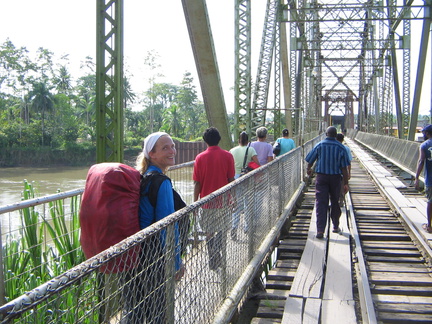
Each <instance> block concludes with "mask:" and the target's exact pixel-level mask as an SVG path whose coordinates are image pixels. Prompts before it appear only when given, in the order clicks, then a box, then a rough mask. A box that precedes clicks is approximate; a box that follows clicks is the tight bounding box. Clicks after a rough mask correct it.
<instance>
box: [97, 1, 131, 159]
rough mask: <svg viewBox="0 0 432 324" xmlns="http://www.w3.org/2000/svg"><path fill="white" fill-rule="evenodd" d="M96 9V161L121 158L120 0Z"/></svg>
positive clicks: (104, 2) (101, 3) (121, 46)
mask: <svg viewBox="0 0 432 324" xmlns="http://www.w3.org/2000/svg"><path fill="white" fill-rule="evenodd" d="M96 9H97V10H96V12H97V13H96V15H97V17H96V24H97V34H96V42H97V46H96V136H97V139H96V162H97V163H101V162H123V155H124V154H123V98H122V96H123V0H111V1H108V0H97V2H96Z"/></svg>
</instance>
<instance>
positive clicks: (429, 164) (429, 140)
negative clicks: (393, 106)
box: [414, 125, 432, 233]
mask: <svg viewBox="0 0 432 324" xmlns="http://www.w3.org/2000/svg"><path fill="white" fill-rule="evenodd" d="M422 133H423V136H424V139H425V141H424V142H423V143H422V144H421V145H420V149H419V159H418V163H417V172H416V175H415V182H414V185H415V187H416V189H417V190H420V184H419V176H420V173H421V172H422V171H423V168H424V169H425V171H424V178H425V187H426V188H425V194H426V198H427V207H426V215H427V223H426V224H423V228H424V230H425V231H426V232H428V233H432V225H431V219H432V125H427V126H425V127H424V128H423V130H422Z"/></svg>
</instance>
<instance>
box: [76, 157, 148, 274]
mask: <svg viewBox="0 0 432 324" xmlns="http://www.w3.org/2000/svg"><path fill="white" fill-rule="evenodd" d="M140 179H141V175H140V173H139V171H137V170H135V169H134V168H132V167H130V166H128V165H125V164H121V163H99V164H95V165H93V166H92V167H91V168H90V170H89V171H88V174H87V179H86V184H85V189H84V194H83V196H82V201H81V209H80V214H79V216H80V223H81V238H80V241H81V246H82V249H83V251H84V254H85V256H86V258H91V257H93V256H94V255H96V254H98V253H100V252H102V251H104V250H106V249H107V248H109V247H111V246H113V245H114V244H116V243H118V242H120V241H122V240H123V239H125V238H127V237H129V236H131V235H133V234H135V233H136V232H138V231H139V230H140V228H139V221H138V208H139V198H140ZM139 252H140V247H139V246H137V247H136V248H134V249H131V250H130V251H128V252H126V253H124V254H122V255H120V256H119V257H117V258H115V259H114V260H112V261H110V262H109V263H107V264H106V265H104V266H102V267H101V268H100V271H101V272H104V273H116V272H122V271H126V270H129V269H132V268H134V267H135V266H136V265H137V262H138V260H137V259H138V257H139Z"/></svg>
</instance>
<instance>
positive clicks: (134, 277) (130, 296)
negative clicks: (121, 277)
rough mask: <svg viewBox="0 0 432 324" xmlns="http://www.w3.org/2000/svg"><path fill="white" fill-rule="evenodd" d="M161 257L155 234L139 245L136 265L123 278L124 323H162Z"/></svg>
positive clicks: (164, 302)
mask: <svg viewBox="0 0 432 324" xmlns="http://www.w3.org/2000/svg"><path fill="white" fill-rule="evenodd" d="M164 280H165V258H164V255H163V248H162V246H161V243H160V239H159V235H155V236H154V237H152V238H151V239H150V240H149V241H147V242H144V243H143V244H142V252H141V257H140V265H138V267H136V268H135V269H133V270H130V271H129V272H128V273H127V274H126V276H125V286H124V289H123V299H124V303H125V311H126V313H127V315H126V316H125V318H124V319H123V321H122V322H121V323H122V324H123V323H125V324H126V323H127V324H141V323H144V322H145V323H154V324H156V323H158V324H163V323H166V322H167V320H166V307H167V305H166V293H165V289H166V287H165V285H164Z"/></svg>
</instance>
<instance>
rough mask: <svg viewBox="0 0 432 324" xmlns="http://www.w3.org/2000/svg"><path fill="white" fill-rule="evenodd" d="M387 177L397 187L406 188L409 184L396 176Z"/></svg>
mask: <svg viewBox="0 0 432 324" xmlns="http://www.w3.org/2000/svg"><path fill="white" fill-rule="evenodd" d="M387 179H388V180H390V181H391V183H392V184H393V186H394V187H395V188H397V189H400V188H406V187H407V186H406V185H405V184H404V183H403V182H402V181H400V180H399V179H398V178H396V177H387Z"/></svg>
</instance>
